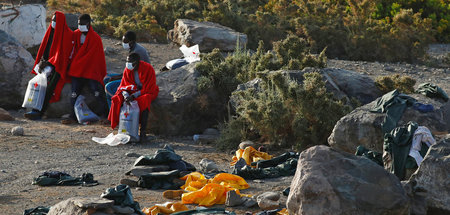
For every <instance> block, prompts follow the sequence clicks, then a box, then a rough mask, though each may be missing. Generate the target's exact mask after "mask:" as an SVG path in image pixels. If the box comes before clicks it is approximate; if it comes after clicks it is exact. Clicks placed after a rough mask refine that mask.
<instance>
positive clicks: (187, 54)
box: [180, 45, 200, 63]
mask: <svg viewBox="0 0 450 215" xmlns="http://www.w3.org/2000/svg"><path fill="white" fill-rule="evenodd" d="M180 51H181V52H182V53H183V55H184V59H186V61H187V62H188V63H193V62H196V61H200V51H199V49H198V45H195V46H191V47H187V46H186V45H182V46H181V47H180Z"/></svg>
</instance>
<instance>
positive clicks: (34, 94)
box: [22, 73, 47, 110]
mask: <svg viewBox="0 0 450 215" xmlns="http://www.w3.org/2000/svg"><path fill="white" fill-rule="evenodd" d="M46 90H47V76H46V75H45V74H43V73H40V74H38V75H36V76H34V77H33V78H32V79H31V80H30V81H28V86H27V91H26V92H25V97H24V99H23V104H22V107H24V108H32V109H37V110H41V109H42V105H43V104H44V99H45V91H46Z"/></svg>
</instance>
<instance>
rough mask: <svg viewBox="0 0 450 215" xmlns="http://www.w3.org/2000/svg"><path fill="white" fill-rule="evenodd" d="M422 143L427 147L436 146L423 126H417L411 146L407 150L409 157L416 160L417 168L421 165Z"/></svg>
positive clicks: (428, 131) (431, 136)
mask: <svg viewBox="0 0 450 215" xmlns="http://www.w3.org/2000/svg"><path fill="white" fill-rule="evenodd" d="M422 143H425V144H427V146H428V147H430V146H431V145H434V144H436V140H435V139H434V138H433V135H431V132H430V130H429V129H428V128H427V127H425V126H419V127H418V128H417V129H416V131H415V132H414V135H413V140H412V145H411V148H410V150H409V156H411V157H413V158H414V159H415V160H416V163H417V166H419V165H420V163H422V160H423V157H422V155H420V153H419V152H420V150H421V149H422Z"/></svg>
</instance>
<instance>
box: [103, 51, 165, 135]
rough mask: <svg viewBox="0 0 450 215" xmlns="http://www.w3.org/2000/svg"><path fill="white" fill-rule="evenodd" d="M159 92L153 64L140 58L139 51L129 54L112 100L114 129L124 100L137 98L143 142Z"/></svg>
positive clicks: (111, 111) (129, 100)
mask: <svg viewBox="0 0 450 215" xmlns="http://www.w3.org/2000/svg"><path fill="white" fill-rule="evenodd" d="M158 93H159V87H158V85H156V75H155V70H154V69H153V67H152V65H150V64H149V63H147V62H144V61H142V60H140V56H139V54H137V53H134V52H133V53H131V54H130V55H128V57H127V62H126V66H125V70H124V71H123V78H122V81H121V82H120V85H119V88H118V89H117V92H116V94H115V95H114V96H113V97H112V101H111V110H110V112H109V115H108V120H110V121H111V128H112V129H114V128H115V127H116V126H117V125H118V124H119V115H120V108H121V106H122V104H123V102H124V101H125V102H131V101H133V100H136V101H137V102H138V104H139V110H140V117H139V122H140V124H141V127H140V131H139V133H140V134H139V140H140V142H141V143H142V142H144V141H145V140H146V129H147V121H148V114H149V111H150V104H151V102H152V101H153V100H155V99H156V97H157V96H158Z"/></svg>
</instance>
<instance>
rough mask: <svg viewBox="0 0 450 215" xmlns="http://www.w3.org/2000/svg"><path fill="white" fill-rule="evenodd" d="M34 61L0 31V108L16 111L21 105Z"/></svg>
mask: <svg viewBox="0 0 450 215" xmlns="http://www.w3.org/2000/svg"><path fill="white" fill-rule="evenodd" d="M33 63H34V59H33V57H32V56H31V54H30V53H29V52H28V51H27V50H26V49H25V48H24V47H23V46H22V45H21V44H20V43H19V42H18V41H17V40H16V39H15V38H14V37H12V36H10V35H9V34H7V33H5V32H4V31H2V30H0V88H1V89H2V90H1V91H0V106H1V107H2V108H5V109H17V108H19V107H20V106H21V105H22V102H23V97H24V96H25V90H26V87H27V84H28V81H29V80H30V79H31V77H33V75H32V74H30V71H31V69H32V67H33Z"/></svg>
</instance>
